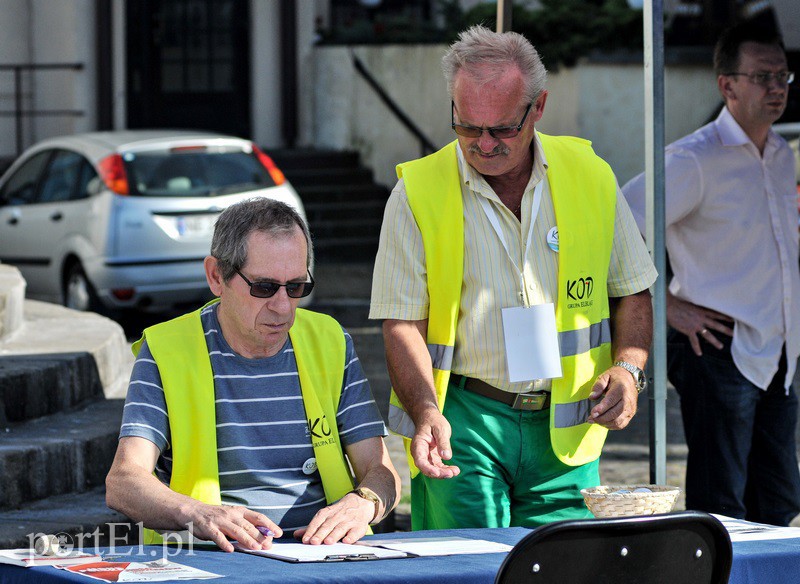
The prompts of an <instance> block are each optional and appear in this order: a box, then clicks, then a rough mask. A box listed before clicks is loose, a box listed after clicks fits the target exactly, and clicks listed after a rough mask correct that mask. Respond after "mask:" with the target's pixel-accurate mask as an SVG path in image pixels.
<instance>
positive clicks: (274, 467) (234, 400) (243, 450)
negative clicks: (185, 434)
mask: <svg viewBox="0 0 800 584" xmlns="http://www.w3.org/2000/svg"><path fill="white" fill-rule="evenodd" d="M218 306H219V305H218V304H214V305H212V306H209V307H207V308H205V309H204V310H203V311H202V312H201V315H200V320H201V322H202V325H203V330H204V331H205V335H206V345H207V346H208V352H209V358H210V359H211V369H212V371H213V374H214V393H215V412H216V424H217V453H218V463H219V481H220V490H221V495H222V502H223V504H228V505H243V506H245V507H248V508H250V509H253V510H255V511H259V512H261V513H263V514H264V515H266V516H267V517H269V518H270V519H272V520H273V521H274V522H275V523H277V524H278V525H280V526H281V528H282V529H284V530H285V531H291V530H294V529H298V528H300V527H304V526H306V525H308V523H309V522H310V520H311V518H312V517H313V516H314V514H315V513H316V512H317V511H319V510H320V509H321V508H322V507H324V506H325V505H326V502H325V494H324V491H323V488H322V481H321V479H320V475H319V472H318V471H317V470H316V467H314V470H313V471H312V470H309V466H308V465H306V463H307V462H309V461H310V459H313V458H314V451H313V447H312V445H311V434H310V432H309V428H308V422H307V420H306V413H305V409H304V407H303V398H302V396H301V391H300V380H299V377H298V373H297V364H296V362H295V358H294V349H293V348H292V343H291V340H289V339H287V341H286V344H285V345H284V346H283V348H282V349H281V350H280V351H279V352H278V353H277V354H275V355H273V356H272V357H266V358H263V359H247V358H245V357H242V356H241V355H239V354H237V353H236V352H235V351H233V349H231V347H230V346H229V345H228V343H227V341H226V340H225V338H224V336H223V335H222V333H221V332H220V326H219V321H218V320H217V307H218ZM344 335H345V340H346V350H345V370H344V380H343V384H342V395H341V399H340V402H339V409H338V412H337V416H336V423H337V426H338V430H339V435H340V437H341V441H342V444H343V446H348V445H351V444H354V443H356V442H359V441H361V440H364V439H366V438H371V437H374V436H385V435H386V429H385V427H384V424H383V420H382V419H381V416H380V413H379V412H378V408H377V406H376V405H375V400H374V399H373V397H372V392H371V391H370V387H369V383H368V381H367V379H366V377H365V376H364V372H363V370H362V368H361V364H360V362H359V360H358V357H357V356H356V353H355V350H354V348H353V340H352V339H351V338H350V335H349V334H347V333H346V332H345V333H344ZM125 436H138V437H141V438H145V439H147V440H150V441H151V442H153V443H154V444H155V445H156V446H157V447H158V449H159V450H160V452H161V455H160V456H159V459H158V462H157V464H156V474H157V476H158V477H159V478H160V479H161V480H162V481H163V482H164V483H166V484H169V480H170V476H171V471H172V450H171V447H170V430H169V412H168V410H167V404H166V400H165V397H164V390H163V388H162V385H161V376H160V374H159V371H158V367H157V366H156V363H155V361H154V360H153V356H152V354H151V353H150V350H149V348H148V347H147V343H146V342H145V343H143V344H142V347H141V351H140V352H139V355H138V357H137V359H136V361H135V363H134V366H133V371H132V373H131V381H130V384H129V386H128V395H127V399H126V402H125V409H124V413H123V418H122V427H121V430H120V438H122V437H125ZM304 465H306V466H304ZM304 468H305V470H304Z"/></svg>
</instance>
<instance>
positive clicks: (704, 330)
mask: <svg viewBox="0 0 800 584" xmlns="http://www.w3.org/2000/svg"><path fill="white" fill-rule="evenodd" d="M707 332H708V329H707V328H704V329H703V330H701V331H700V334H701V335H704V334H706V333H707Z"/></svg>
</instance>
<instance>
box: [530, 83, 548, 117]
mask: <svg viewBox="0 0 800 584" xmlns="http://www.w3.org/2000/svg"><path fill="white" fill-rule="evenodd" d="M545 103H547V90H545V91H542V94H541V95H540V96H539V97H538V98H536V103H534V104H533V111H532V112H531V117H533V121H534V123H535V122H538V121H539V120H541V119H542V116H543V115H544V104H545Z"/></svg>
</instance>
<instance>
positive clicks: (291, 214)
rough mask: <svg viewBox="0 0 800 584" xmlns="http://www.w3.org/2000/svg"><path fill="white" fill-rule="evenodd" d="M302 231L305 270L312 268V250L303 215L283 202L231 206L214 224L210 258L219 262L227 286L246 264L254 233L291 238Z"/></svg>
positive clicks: (253, 201)
mask: <svg viewBox="0 0 800 584" xmlns="http://www.w3.org/2000/svg"><path fill="white" fill-rule="evenodd" d="M296 227H299V228H300V229H301V230H302V231H303V235H304V236H305V238H306V245H307V250H308V251H307V253H306V266H310V265H311V260H312V259H313V254H314V252H313V248H312V247H311V234H310V233H309V231H308V226H307V225H306V222H305V221H304V220H303V218H302V217H301V216H300V214H299V213H298V212H297V211H295V210H294V209H293V208H292V207H290V206H289V205H287V204H286V203H282V202H281V201H275V200H273V199H267V198H265V197H255V198H252V199H247V200H245V201H240V202H239V203H236V204H234V205H231V206H230V207H228V208H227V209H225V210H224V211H223V212H222V213H220V215H219V217H217V221H216V223H215V224H214V236H213V238H212V239H211V255H212V256H213V257H215V258H216V259H217V262H218V264H219V267H220V271H221V272H222V278H223V280H225V281H226V282H228V281H229V280H230V279H231V278H233V277H234V276H235V275H236V270H239V269H241V268H242V266H244V265H245V264H246V263H247V240H248V239H249V238H250V234H251V233H253V232H254V231H260V232H263V233H266V234H267V235H270V236H273V237H277V236H287V237H288V236H290V235H292V234H293V233H294V231H295V228H296Z"/></svg>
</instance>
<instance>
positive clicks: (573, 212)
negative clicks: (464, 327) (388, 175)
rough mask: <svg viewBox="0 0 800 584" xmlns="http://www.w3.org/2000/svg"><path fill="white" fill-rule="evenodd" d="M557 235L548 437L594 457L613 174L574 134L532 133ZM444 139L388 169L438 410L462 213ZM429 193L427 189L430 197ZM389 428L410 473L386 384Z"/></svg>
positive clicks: (606, 356)
mask: <svg viewBox="0 0 800 584" xmlns="http://www.w3.org/2000/svg"><path fill="white" fill-rule="evenodd" d="M539 137H540V139H541V143H542V147H543V149H544V152H545V155H546V158H547V161H548V169H547V180H548V181H549V184H550V193H551V196H552V199H553V206H554V209H555V214H556V224H557V227H558V235H559V253H558V266H559V267H558V301H557V303H556V327H557V329H558V333H559V346H560V350H561V367H562V371H563V377H561V378H559V379H554V380H553V384H552V395H551V408H550V442H551V446H552V448H553V452H554V453H555V454H556V456H557V457H558V458H559V459H560V460H561V461H563V462H564V463H565V464H568V465H570V466H578V465H581V464H585V463H587V462H591V461H593V460H595V459H596V458H597V457H598V456H600V451H601V449H602V447H603V443H604V442H605V437H606V434H607V430H606V429H605V428H603V427H601V426H598V425H596V424H587V423H586V422H585V420H586V419H587V418H588V414H589V411H590V410H591V408H592V406H593V403H592V402H590V401H589V400H588V396H589V394H590V393H591V388H592V385H593V384H594V381H595V379H596V377H597V376H598V375H599V374H600V373H602V372H603V371H605V370H606V369H607V368H608V367H610V366H611V362H612V360H611V328H610V322H609V306H608V294H607V289H606V281H607V278H608V267H609V262H610V258H611V246H612V242H613V236H614V220H615V205H616V192H617V190H616V180H615V179H614V175H613V172H612V171H611V169H610V167H609V166H608V164H607V163H606V162H605V161H603V160H602V159H601V158H599V157H598V156H596V155H595V154H594V151H593V150H592V148H591V143H590V142H588V141H586V140H582V139H580V138H572V137H556V136H546V135H544V134H539ZM456 147H457V142H452V143H450V144H448V145H447V146H445V147H444V148H442V149H441V150H440V151H438V152H435V153H434V154H431V155H429V156H426V157H425V158H421V159H419V160H414V161H411V162H406V163H404V164H401V165H399V166H398V167H397V175H398V177H400V178H402V179H403V180H404V182H405V188H406V194H407V195H408V203H409V206H410V208H411V211H412V213H413V214H414V218H415V220H416V222H417V225H418V226H419V229H420V232H421V234H422V242H423V247H424V249H425V264H426V269H427V274H428V276H427V278H428V294H429V299H430V309H429V313H428V333H427V335H428V337H427V344H428V351H429V352H430V355H431V360H432V363H433V379H434V386H435V388H436V397H437V400H438V404H439V409H440V410H443V409H444V403H445V397H446V395H447V383H448V381H449V379H450V369H451V366H452V360H453V349H454V346H455V335H456V323H457V320H458V313H459V306H460V300H461V285H462V281H463V272H464V210H463V201H462V193H461V180H460V177H459V173H458V159H457V154H456ZM432 193H433V194H432ZM389 427H390V428H391V429H392V430H393V431H394V432H396V433H398V434H400V435H402V436H405V437H406V440H405V442H406V451H407V454H408V459H409V465H410V466H411V475H412V477H413V476H416V474H417V473H418V472H419V470H418V469H417V468H416V465H414V462H413V458H412V457H411V455H410V453H408V447H409V445H410V438H412V437H413V435H414V424H413V421H412V420H411V418H410V416H408V414H407V413H406V412H405V411H404V409H403V407H402V404H401V403H400V400H399V399H398V397H397V395H396V394H395V393H394V391H392V396H391V400H390V410H389Z"/></svg>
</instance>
